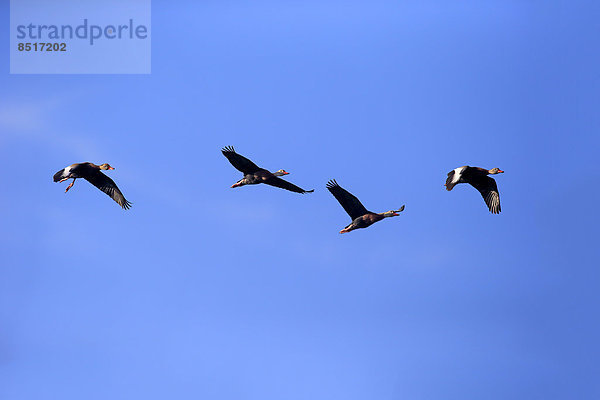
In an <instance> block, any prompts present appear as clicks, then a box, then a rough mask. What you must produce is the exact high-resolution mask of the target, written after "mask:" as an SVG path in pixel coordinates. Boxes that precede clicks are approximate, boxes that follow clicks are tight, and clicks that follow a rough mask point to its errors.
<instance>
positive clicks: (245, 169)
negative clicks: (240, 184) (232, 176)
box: [221, 146, 261, 175]
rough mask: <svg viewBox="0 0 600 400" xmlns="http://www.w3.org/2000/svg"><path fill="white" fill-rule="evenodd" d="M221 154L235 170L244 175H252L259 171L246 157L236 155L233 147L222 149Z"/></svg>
mask: <svg viewBox="0 0 600 400" xmlns="http://www.w3.org/2000/svg"><path fill="white" fill-rule="evenodd" d="M221 152H222V153H223V155H224V156H225V157H227V159H228V160H229V162H230V163H231V165H233V166H234V167H235V169H237V170H238V171H240V172H242V173H243V174H244V175H248V174H253V173H255V172H256V171H258V170H260V169H261V168H259V167H258V165H256V164H254V163H253V162H252V161H250V160H248V159H247V158H246V157H244V156H241V155H239V154H238V153H236V152H235V149H234V148H233V146H227V147H223V148H222V149H221Z"/></svg>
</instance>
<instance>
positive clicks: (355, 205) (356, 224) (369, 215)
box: [326, 179, 404, 233]
mask: <svg viewBox="0 0 600 400" xmlns="http://www.w3.org/2000/svg"><path fill="white" fill-rule="evenodd" d="M326 187H327V190H329V192H330V193H331V194H332V195H333V197H335V199H336V200H337V201H338V203H340V205H341V206H342V207H343V208H344V210H345V211H346V213H348V215H349V216H350V218H352V222H351V223H350V224H349V225H347V226H346V227H345V228H344V229H342V230H341V231H340V233H346V232H350V231H353V230H355V229H361V228H366V227H368V226H371V225H373V224H374V223H375V222H378V221H381V220H382V219H384V218H387V217H396V216H398V213H399V212H402V211H404V206H402V207H400V209H398V210H391V211H387V212H384V213H374V212H372V211H369V210H367V209H366V208H365V206H363V205H362V203H361V202H360V200H358V198H357V197H356V196H354V195H353V194H352V193H350V192H348V191H347V190H346V189H344V188H343V187H341V186H340V185H338V183H337V182H336V180H335V179H332V180H330V181H329V182H327V185H326Z"/></svg>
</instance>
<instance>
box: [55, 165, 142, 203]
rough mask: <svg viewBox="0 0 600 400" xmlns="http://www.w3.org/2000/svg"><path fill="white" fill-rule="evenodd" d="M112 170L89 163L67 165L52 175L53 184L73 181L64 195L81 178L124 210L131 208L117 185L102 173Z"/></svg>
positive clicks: (105, 166)
mask: <svg viewBox="0 0 600 400" xmlns="http://www.w3.org/2000/svg"><path fill="white" fill-rule="evenodd" d="M112 169H114V168H113V167H111V166H110V165H109V164H106V163H105V164H101V165H96V164H93V163H91V162H84V163H78V164H72V165H69V166H68V167H66V168H63V169H61V170H60V171H58V172H57V173H56V174H54V182H64V181H66V180H67V179H73V182H71V183H70V184H69V186H67V189H66V190H65V193H66V192H68V191H69V189H71V187H73V184H74V183H75V180H76V179H77V178H83V179H85V180H86V181H88V182H89V183H91V184H92V185H94V186H96V187H97V188H98V189H100V190H101V191H103V192H104V193H106V194H107V195H109V196H110V198H111V199H113V200H114V201H116V202H117V204H119V205H120V206H121V207H123V208H124V209H125V210H128V209H129V208H130V207H131V203H130V202H129V201H127V199H125V196H123V193H121V190H119V188H118V187H117V184H116V183H115V182H114V181H113V180H112V179H110V178H109V177H108V176H106V175H104V174H103V173H102V170H112Z"/></svg>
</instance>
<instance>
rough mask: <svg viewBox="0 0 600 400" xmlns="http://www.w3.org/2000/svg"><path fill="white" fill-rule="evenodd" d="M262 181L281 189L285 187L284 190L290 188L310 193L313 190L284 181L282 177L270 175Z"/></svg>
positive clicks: (293, 190) (294, 190)
mask: <svg viewBox="0 0 600 400" xmlns="http://www.w3.org/2000/svg"><path fill="white" fill-rule="evenodd" d="M263 183H266V184H267V185H271V186H275V187H278V188H281V189H285V190H290V191H292V192H296V193H302V194H304V193H312V192H314V191H315V190H314V189H313V190H304V189H302V188H300V187H298V186H296V185H294V184H293V183H290V182H288V181H284V180H283V179H281V178H279V177H276V176H274V177H272V178H269V179H267V180H266V181H264V182H263Z"/></svg>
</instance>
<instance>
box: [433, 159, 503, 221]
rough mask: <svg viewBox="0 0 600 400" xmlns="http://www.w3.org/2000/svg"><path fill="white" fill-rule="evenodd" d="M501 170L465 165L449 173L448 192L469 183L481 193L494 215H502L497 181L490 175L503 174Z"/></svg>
mask: <svg viewBox="0 0 600 400" xmlns="http://www.w3.org/2000/svg"><path fill="white" fill-rule="evenodd" d="M503 173H504V171H502V170H501V169H500V168H492V169H485V168H480V167H469V166H468V165H465V166H463V167H458V168H455V169H453V170H452V171H450V172H448V178H447V179H446V183H445V184H444V186H446V190H447V191H451V190H452V189H453V188H454V186H455V185H457V184H459V183H468V184H469V185H471V186H473V187H474V188H475V189H477V190H478V191H479V193H481V196H482V197H483V200H484V201H485V204H486V205H487V206H488V209H489V210H490V212H491V213H492V214H500V211H501V210H502V209H501V207H500V193H499V192H498V185H496V180H495V179H494V178H492V177H490V176H488V175H497V174H503Z"/></svg>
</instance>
